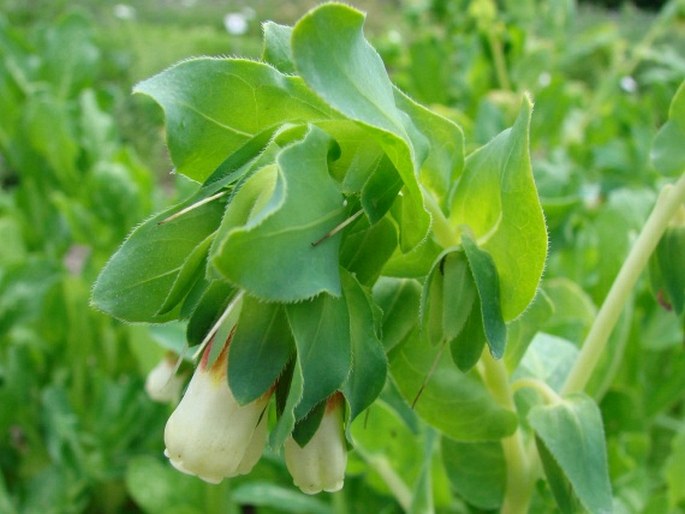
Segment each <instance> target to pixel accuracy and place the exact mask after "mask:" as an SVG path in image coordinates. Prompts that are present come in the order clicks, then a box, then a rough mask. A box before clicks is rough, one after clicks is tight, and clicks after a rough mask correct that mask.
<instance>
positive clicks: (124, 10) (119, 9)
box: [114, 4, 136, 20]
mask: <svg viewBox="0 0 685 514" xmlns="http://www.w3.org/2000/svg"><path fill="white" fill-rule="evenodd" d="M114 16H116V17H117V18H119V19H120V20H132V19H134V18H135V17H136V9H135V8H134V7H132V6H130V5H128V4H116V5H115V6H114Z"/></svg>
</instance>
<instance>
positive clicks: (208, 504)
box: [204, 480, 240, 514]
mask: <svg viewBox="0 0 685 514" xmlns="http://www.w3.org/2000/svg"><path fill="white" fill-rule="evenodd" d="M204 512H206V513H207V514H239V512H240V511H239V507H238V506H237V505H234V503H233V502H232V501H231V497H230V490H229V485H228V480H224V481H223V482H221V483H220V484H216V485H215V484H207V485H206V486H205V509H204Z"/></svg>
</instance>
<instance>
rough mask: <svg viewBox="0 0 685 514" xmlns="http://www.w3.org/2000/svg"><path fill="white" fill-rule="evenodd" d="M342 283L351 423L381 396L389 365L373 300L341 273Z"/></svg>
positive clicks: (346, 393) (344, 390) (349, 275)
mask: <svg viewBox="0 0 685 514" xmlns="http://www.w3.org/2000/svg"><path fill="white" fill-rule="evenodd" d="M342 281H343V294H344V297H345V301H346V302H347V310H348V312H349V317H350V340H351V349H352V364H351V368H350V373H349V376H348V377H347V380H346V382H345V384H344V386H343V389H342V391H343V394H344V395H345V398H346V399H347V401H348V403H349V404H350V420H353V419H354V418H355V417H357V415H358V414H359V413H360V412H362V411H363V410H364V409H366V408H367V407H368V406H369V405H371V404H372V403H373V401H374V400H375V399H376V398H377V397H378V395H379V394H380V393H381V391H382V389H383V385H384V384H385V377H386V373H387V367H388V361H387V359H386V357H385V351H384V349H383V345H382V344H381V342H380V340H379V339H378V335H377V334H376V322H375V319H374V313H373V304H372V299H371V298H370V296H369V294H368V293H367V292H366V291H365V290H364V289H363V288H362V286H361V284H360V283H359V282H358V281H357V280H356V279H355V277H354V276H353V275H351V274H349V273H346V272H345V273H343V275H342Z"/></svg>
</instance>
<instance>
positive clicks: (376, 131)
mask: <svg viewBox="0 0 685 514" xmlns="http://www.w3.org/2000/svg"><path fill="white" fill-rule="evenodd" d="M363 25H364V15H363V14H361V13H360V12H359V11H356V10H355V9H353V8H351V7H348V6H345V5H341V4H335V3H332V4H325V5H323V6H320V7H318V8H316V9H314V10H312V11H311V12H310V13H308V14H307V15H306V16H304V17H303V18H302V19H301V20H300V21H299V22H298V23H297V24H296V25H295V26H294V27H292V28H291V27H285V26H281V25H276V24H273V23H270V24H267V25H265V37H264V53H263V60H264V62H255V61H248V60H243V59H232V58H224V59H218V58H201V59H193V60H188V61H184V62H182V63H180V64H178V65H176V66H174V67H172V68H170V69H168V70H166V71H164V72H162V73H160V74H159V75H156V76H155V77H152V78H150V79H148V80H146V81H144V82H142V83H140V84H138V86H136V88H135V91H136V92H138V93H143V94H145V95H147V96H149V97H151V98H152V99H154V100H155V101H156V102H157V103H158V104H159V105H160V106H161V107H162V108H163V110H164V113H165V116H166V128H167V143H168V146H169V150H170V154H171V157H172V159H173V161H174V164H175V166H176V171H177V172H178V173H182V174H184V175H186V176H187V177H189V178H190V179H193V180H195V181H197V182H199V183H200V186H199V188H198V191H197V193H196V194H195V195H194V196H193V197H192V198H191V199H190V200H188V201H186V202H184V203H183V204H181V205H179V206H177V207H175V208H172V209H170V210H168V211H166V212H164V213H161V214H159V215H157V216H155V217H154V218H152V219H151V220H149V221H147V222H145V223H144V224H142V225H141V226H140V227H139V228H137V229H136V230H135V231H134V232H133V233H132V234H131V235H130V236H129V238H128V239H127V240H126V241H125V242H124V244H123V246H122V247H121V248H120V249H119V251H118V252H117V253H116V254H115V255H114V256H113V257H112V258H111V260H110V262H109V263H108V264H107V266H106V267H105V268H104V270H103V271H102V273H101V275H100V278H99V279H98V282H97V284H96V286H95V289H94V293H93V302H94V303H95V304H96V305H97V306H98V307H99V308H101V309H102V310H104V311H106V312H108V313H110V314H112V315H114V316H116V317H118V318H121V319H123V320H126V321H137V322H140V321H142V322H160V321H166V320H169V319H174V318H180V319H185V320H187V336H188V341H189V342H190V344H191V345H195V344H198V343H200V342H201V341H202V340H203V339H205V337H206V336H207V334H209V336H211V334H212V333H213V331H214V330H217V335H216V337H217V338H218V337H222V338H225V337H227V336H228V334H229V331H230V330H231V326H230V325H231V324H233V323H236V321H235V320H236V319H237V325H236V328H235V332H234V333H233V335H232V341H231V346H230V353H229V359H228V381H229V383H230V387H231V390H232V391H233V392H234V395H235V398H236V399H237V401H238V402H240V403H242V404H247V403H249V402H252V401H255V400H256V399H258V398H260V397H262V395H264V394H265V393H270V392H271V391H274V392H275V397H276V414H277V421H276V424H275V427H273V429H272V431H271V437H270V442H271V443H272V445H273V446H275V447H279V446H281V445H282V444H283V443H284V442H285V441H286V439H287V438H288V436H289V434H291V433H292V434H293V437H294V438H295V440H296V441H297V442H298V443H299V444H300V445H304V444H306V443H307V441H308V440H309V439H310V438H311V437H312V436H313V434H314V433H315V432H316V427H317V425H318V423H320V422H321V419H322V416H323V412H324V407H325V404H326V403H325V402H326V400H327V398H329V397H330V396H331V395H333V394H334V393H336V391H340V392H342V394H343V395H344V396H345V398H346V400H347V419H348V422H349V421H350V420H352V419H354V418H355V417H357V416H358V415H359V414H360V413H361V412H362V411H364V410H365V409H366V408H367V407H369V406H370V405H371V404H372V403H373V401H374V400H375V399H376V397H378V396H379V394H381V392H382V391H383V390H384V386H385V385H386V375H387V370H388V368H390V371H391V374H392V378H393V381H394V386H393V387H395V386H396V391H398V392H399V393H400V394H401V395H403V396H404V397H405V399H406V400H409V401H414V402H415V404H416V411H417V413H418V414H419V415H420V416H421V417H423V418H424V419H425V420H427V421H428V422H429V423H430V424H432V425H434V426H435V427H437V428H438V429H440V430H441V431H442V432H444V434H446V435H447V436H449V437H452V438H454V439H457V440H461V441H469V442H483V441H498V440H499V439H501V438H503V437H507V436H509V435H510V434H512V433H513V432H514V431H515V430H516V428H517V416H516V413H515V412H514V411H513V410H512V409H510V408H507V407H504V406H502V405H501V404H500V403H499V402H498V401H497V400H496V399H494V398H493V397H492V395H491V394H490V393H489V390H488V387H487V386H486V384H485V383H484V381H483V380H482V378H481V377H480V376H479V375H478V373H476V371H475V370H474V371H471V372H469V373H468V374H465V372H466V371H468V370H470V369H471V368H472V367H474V366H475V365H476V364H477V363H478V361H479V359H480V358H481V355H482V350H483V348H484V346H485V345H487V347H488V349H489V352H490V354H491V355H492V356H493V357H494V358H497V359H499V358H501V357H502V356H503V355H504V352H505V345H506V338H507V331H506V325H505V322H507V321H511V320H513V319H514V318H516V317H518V316H519V315H520V314H521V313H522V312H523V311H524V310H525V309H526V307H527V306H528V304H529V303H530V302H531V300H532V299H533V297H534V296H535V293H536V290H537V287H538V282H539V280H540V276H541V274H542V268H543V264H544V261H545V256H546V249H547V235H546V230H545V224H544V220H543V217H542V210H541V207H540V203H539V201H538V198H537V192H536V189H535V185H534V183H533V180H532V173H531V166H530V159H529V155H528V140H529V137H528V127H529V121H530V114H531V103H530V101H529V100H528V99H527V98H525V99H524V100H523V104H522V107H521V111H520V114H519V116H518V119H517V120H516V123H515V124H514V126H513V128H512V129H509V130H506V131H504V132H503V133H502V134H500V135H499V136H497V137H496V138H495V139H493V140H492V141H491V142H490V143H488V144H487V145H486V146H484V147H482V148H480V149H478V150H476V151H475V152H473V154H471V155H470V156H468V157H466V158H465V156H464V137H463V134H462V131H461V129H460V128H459V126H458V125H457V124H455V123H454V122H453V121H451V120H449V119H447V118H444V117H442V116H440V115H439V114H436V113H434V112H432V111H430V110H429V109H427V108H425V107H423V106H421V105H419V104H417V103H416V102H414V101H413V100H412V99H411V98H409V97H408V96H407V95H405V94H404V93H402V92H401V91H400V90H399V89H397V88H396V87H395V86H394V85H393V83H392V82H391V81H390V78H389V76H388V74H387V72H386V70H385V67H384V64H383V61H382V60H381V58H380V56H379V54H378V53H377V52H376V50H375V49H374V48H373V47H372V46H371V45H370V44H369V42H368V41H367V40H366V39H365V38H364V35H363V30H362V29H363ZM421 291H423V294H422V293H421ZM236 294H238V295H241V296H235V295H236ZM233 298H238V300H237V301H239V302H240V311H239V314H235V313H234V315H233V317H230V316H229V317H225V318H224V317H222V316H223V314H224V312H225V310H226V309H227V308H228V309H231V308H232V307H227V306H228V305H229V303H230V302H231V301H233V300H232V299H233ZM231 305H232V304H231ZM236 312H237V311H236ZM226 316H228V313H226ZM220 318H221V319H220ZM226 319H228V320H230V322H229V321H226ZM219 321H221V322H219ZM215 324H216V327H214V325H215ZM447 343H449V346H450V352H444V349H445V345H446V344H447ZM450 353H451V355H452V358H450ZM210 359H211V355H210ZM455 363H456V366H455ZM474 419H478V420H479V422H478V423H474V422H473V420H474ZM348 433H349V432H348ZM429 439H430V438H429ZM431 440H432V439H431ZM474 448H476V447H474ZM480 448H481V447H477V449H478V450H479V451H480ZM483 448H485V449H487V448H489V447H487V446H484V447H483ZM492 458H493V459H499V457H498V456H497V455H493V456H492ZM455 473H458V470H456V471H455ZM498 473H499V471H498ZM422 476H423V475H422ZM426 480H427V478H426ZM422 483H423V482H422ZM425 483H426V484H427V483H428V482H425ZM464 487H467V488H468V484H467V485H465V486H464ZM493 490H494V492H493V493H492V495H495V496H496V495H497V494H498V493H497V486H496V485H495V486H493ZM486 496H487V497H489V496H491V494H490V493H488V495H486ZM417 498H418V497H417ZM415 501H416V502H419V503H420V500H418V499H415ZM483 501H484V502H485V503H484V505H489V503H488V501H490V500H488V499H487V498H486V500H483ZM419 503H417V505H418V504H419Z"/></svg>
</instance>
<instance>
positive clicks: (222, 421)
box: [164, 337, 270, 484]
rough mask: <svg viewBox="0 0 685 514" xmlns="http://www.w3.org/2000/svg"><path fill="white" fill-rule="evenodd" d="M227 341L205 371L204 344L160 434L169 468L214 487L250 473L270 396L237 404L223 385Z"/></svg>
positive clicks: (263, 435) (261, 446)
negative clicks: (198, 359) (192, 371)
mask: <svg viewBox="0 0 685 514" xmlns="http://www.w3.org/2000/svg"><path fill="white" fill-rule="evenodd" d="M229 342H230V337H229V339H228V341H227V342H226V344H225V345H224V348H223V349H222V350H221V354H220V355H219V357H218V358H217V360H216V362H214V364H212V366H211V367H209V369H208V368H207V360H208V357H209V352H210V349H211V346H212V345H211V344H209V345H207V348H206V349H205V352H204V355H203V356H202V360H201V362H200V365H199V366H198V367H197V369H196V370H195V374H194V375H193V378H192V379H191V380H190V384H189V385H188V389H187V390H186V392H185V395H184V396H183V398H182V399H181V402H180V403H179V404H178V407H177V408H176V410H175V411H174V412H173V413H172V414H171V417H170V418H169V421H167V424H166V428H165V429H164V443H165V444H166V450H164V455H166V456H167V457H168V458H169V460H170V461H171V464H172V465H173V466H174V467H175V468H176V469H178V470H179V471H182V472H183V473H187V474H189V475H197V476H198V477H200V478H201V479H202V480H205V481H206V482H210V483H214V484H218V483H219V482H221V481H222V480H223V479H224V478H228V477H234V476H237V475H243V474H246V473H249V472H250V471H251V470H252V468H253V466H254V465H255V464H256V463H257V461H258V460H259V458H260V456H261V454H262V450H263V449H264V445H265V443H266V436H267V427H266V413H265V409H266V406H267V403H268V402H269V395H270V392H269V393H266V394H265V395H263V396H262V397H260V398H258V399H257V400H255V401H254V402H252V403H249V404H247V405H243V406H241V405H239V404H238V402H237V401H236V399H235V398H234V396H233V394H232V393H231V390H230V388H229V387H228V382H227V380H226V368H227V356H228V343H229Z"/></svg>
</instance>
